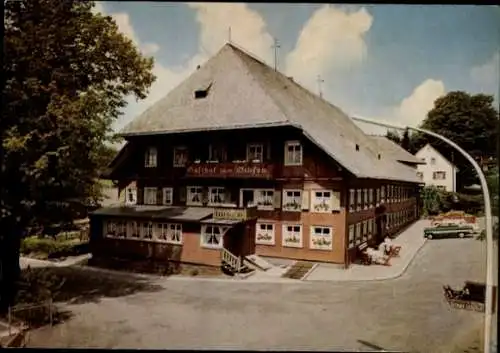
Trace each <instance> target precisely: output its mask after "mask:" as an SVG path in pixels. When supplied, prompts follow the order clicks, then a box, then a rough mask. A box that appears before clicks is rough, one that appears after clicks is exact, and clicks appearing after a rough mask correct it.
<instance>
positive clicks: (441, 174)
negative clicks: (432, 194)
mask: <svg viewBox="0 0 500 353" xmlns="http://www.w3.org/2000/svg"><path fill="white" fill-rule="evenodd" d="M432 179H434V180H445V179H446V172H443V171H439V172H434V173H432Z"/></svg>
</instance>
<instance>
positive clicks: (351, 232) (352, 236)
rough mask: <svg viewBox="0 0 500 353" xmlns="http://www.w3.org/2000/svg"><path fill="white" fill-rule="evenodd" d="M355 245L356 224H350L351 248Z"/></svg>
mask: <svg viewBox="0 0 500 353" xmlns="http://www.w3.org/2000/svg"><path fill="white" fill-rule="evenodd" d="M353 246H354V224H351V225H350V226H349V248H352V247H353Z"/></svg>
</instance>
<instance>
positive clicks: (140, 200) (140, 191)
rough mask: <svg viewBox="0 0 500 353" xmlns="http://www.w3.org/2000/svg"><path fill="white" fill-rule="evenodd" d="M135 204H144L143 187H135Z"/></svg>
mask: <svg viewBox="0 0 500 353" xmlns="http://www.w3.org/2000/svg"><path fill="white" fill-rule="evenodd" d="M136 190H137V191H136V192H137V204H138V205H144V188H137V189H136Z"/></svg>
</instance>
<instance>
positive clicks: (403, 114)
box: [395, 79, 446, 126]
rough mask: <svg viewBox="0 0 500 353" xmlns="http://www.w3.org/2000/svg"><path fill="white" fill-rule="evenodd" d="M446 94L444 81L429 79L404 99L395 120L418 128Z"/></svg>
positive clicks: (396, 112)
mask: <svg viewBox="0 0 500 353" xmlns="http://www.w3.org/2000/svg"><path fill="white" fill-rule="evenodd" d="M445 94H446V89H445V86H444V83H443V82H442V81H438V80H434V79H427V80H425V81H424V82H422V83H421V84H420V85H419V86H417V88H415V89H414V90H413V92H412V93H411V95H410V96H408V97H406V98H405V99H403V101H402V102H401V104H400V105H399V107H397V108H396V111H395V118H396V119H397V120H398V121H399V122H402V123H407V124H410V125H413V126H418V125H420V124H421V123H422V121H423V120H424V119H425V118H426V117H427V113H428V112H429V111H430V110H431V109H432V108H433V107H434V101H435V100H436V99H437V98H439V97H441V96H443V95H445Z"/></svg>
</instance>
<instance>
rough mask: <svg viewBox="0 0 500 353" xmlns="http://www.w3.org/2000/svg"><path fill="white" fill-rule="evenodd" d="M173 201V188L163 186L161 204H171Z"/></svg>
mask: <svg viewBox="0 0 500 353" xmlns="http://www.w3.org/2000/svg"><path fill="white" fill-rule="evenodd" d="M173 203H174V189H172V188H163V204H164V205H168V206H170V205H172V204H173Z"/></svg>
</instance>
